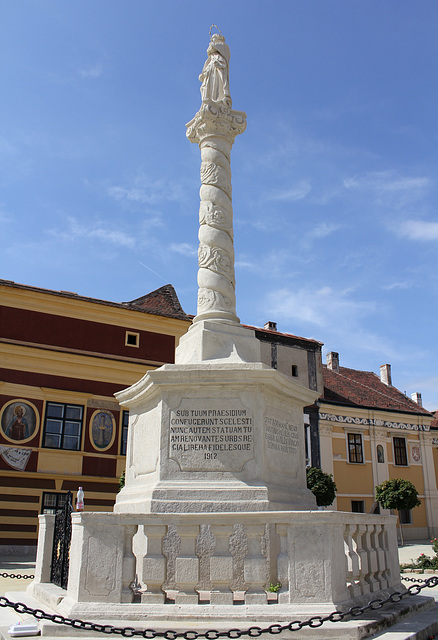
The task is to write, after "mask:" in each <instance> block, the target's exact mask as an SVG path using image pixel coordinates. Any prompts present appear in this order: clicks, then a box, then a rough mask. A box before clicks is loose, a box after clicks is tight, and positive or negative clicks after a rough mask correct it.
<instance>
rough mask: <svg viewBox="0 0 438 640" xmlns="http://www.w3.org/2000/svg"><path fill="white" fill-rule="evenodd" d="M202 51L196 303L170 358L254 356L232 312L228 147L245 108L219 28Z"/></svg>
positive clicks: (193, 130) (194, 127)
mask: <svg viewBox="0 0 438 640" xmlns="http://www.w3.org/2000/svg"><path fill="white" fill-rule="evenodd" d="M207 54H208V58H207V60H206V62H205V64H204V68H203V70H202V73H201V75H200V76H199V79H200V80H201V82H202V85H201V96H202V104H201V108H200V109H199V111H198V112H197V114H196V115H195V117H194V118H193V119H192V120H190V122H189V123H188V124H187V125H186V127H187V132H186V134H187V138H188V139H189V140H190V142H194V143H196V144H198V145H199V148H200V150H201V183H202V184H201V190H200V198H201V203H200V207H199V250H198V266H199V270H198V307H197V315H196V317H195V319H194V321H193V325H192V327H191V328H190V330H189V331H188V333H187V334H185V335H184V336H183V337H182V338H181V340H180V343H179V346H178V348H177V350H176V355H175V363H176V364H192V363H198V362H207V361H212V360H214V361H216V362H219V361H227V362H228V363H230V362H235V363H237V362H259V361H260V344H259V342H258V340H257V339H256V338H255V334H254V332H253V331H250V330H248V329H244V328H243V327H242V326H241V325H240V321H239V318H238V317H237V313H236V292H235V287H236V279H235V274H234V236H233V205H232V200H231V166H230V153H231V147H232V146H233V143H234V140H235V138H236V136H237V135H238V134H239V133H243V131H245V128H246V113H244V112H243V111H235V110H234V109H232V101H231V95H230V88H229V79H228V76H229V60H230V50H229V48H228V45H227V44H226V43H225V38H224V37H223V36H222V35H221V34H217V33H215V34H213V35H211V38H210V44H209V47H208V49H207Z"/></svg>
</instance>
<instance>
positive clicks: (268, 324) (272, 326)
mask: <svg viewBox="0 0 438 640" xmlns="http://www.w3.org/2000/svg"><path fill="white" fill-rule="evenodd" d="M263 328H264V329H267V330H268V331H277V323H276V322H271V320H269V321H268V322H265V324H264V326H263Z"/></svg>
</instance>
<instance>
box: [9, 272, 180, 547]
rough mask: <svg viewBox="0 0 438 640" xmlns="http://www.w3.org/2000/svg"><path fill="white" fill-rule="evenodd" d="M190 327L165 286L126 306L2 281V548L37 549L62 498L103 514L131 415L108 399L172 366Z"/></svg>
mask: <svg viewBox="0 0 438 640" xmlns="http://www.w3.org/2000/svg"><path fill="white" fill-rule="evenodd" d="M190 324H191V320H190V318H189V317H188V316H187V315H186V314H185V313H184V311H183V310H182V308H181V305H180V303H179V301H178V298H177V296H176V294H175V291H174V289H173V287H172V286H171V285H166V286H164V287H161V288H160V289H158V290H157V291H154V292H152V293H150V294H148V295H146V296H143V297H141V298H138V299H136V300H133V301H131V302H126V303H114V302H109V301H104V300H96V299H92V298H86V297H83V296H79V295H77V294H75V293H71V292H67V291H49V290H45V289H39V288H36V287H28V286H24V285H18V284H15V283H13V282H9V281H4V280H0V328H1V330H0V334H1V335H0V545H2V546H3V547H5V546H6V547H8V546H11V545H14V546H15V545H22V546H33V545H35V544H36V541H37V525H38V523H37V516H38V514H40V513H44V512H53V511H54V510H56V509H57V508H59V507H60V506H61V505H62V503H63V501H64V500H65V495H66V492H67V491H68V490H71V491H72V492H74V493H75V492H76V491H77V490H78V487H79V486H82V487H83V489H84V491H85V503H86V508H87V509H89V510H93V511H109V510H111V509H112V506H113V504H114V499H115V495H116V493H117V491H118V478H119V477H120V475H121V473H122V471H123V470H124V467H125V451H126V435H127V425H128V413H127V412H126V411H124V409H123V407H120V406H119V404H118V403H117V401H116V400H115V398H114V396H113V394H114V393H115V392H116V391H120V390H122V389H124V388H126V387H128V386H130V385H131V384H133V383H134V382H136V381H137V380H139V379H140V378H141V377H142V376H143V375H144V374H145V373H146V371H147V370H149V369H155V368H157V367H159V366H161V365H162V364H165V363H170V362H173V361H174V353H175V348H176V346H177V344H178V342H179V339H180V337H181V336H182V335H183V334H184V333H185V332H186V331H187V329H188V327H189V326H190Z"/></svg>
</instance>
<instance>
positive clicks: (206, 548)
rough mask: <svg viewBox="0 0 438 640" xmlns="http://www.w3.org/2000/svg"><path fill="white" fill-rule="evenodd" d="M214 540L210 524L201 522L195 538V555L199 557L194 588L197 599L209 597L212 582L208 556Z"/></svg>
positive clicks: (209, 556)
mask: <svg viewBox="0 0 438 640" xmlns="http://www.w3.org/2000/svg"><path fill="white" fill-rule="evenodd" d="M215 544H216V540H215V538H214V535H213V534H212V532H211V525H209V524H201V527H200V532H199V535H198V537H197V538H196V547H195V548H196V555H197V556H198V558H199V582H198V584H197V586H196V590H197V592H198V593H199V600H200V601H201V600H202V602H204V603H205V602H207V601H208V600H209V598H210V591H211V590H212V583H211V578H210V558H211V556H212V555H213V551H214V546H215Z"/></svg>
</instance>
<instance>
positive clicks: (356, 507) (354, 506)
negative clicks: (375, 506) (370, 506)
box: [351, 500, 365, 513]
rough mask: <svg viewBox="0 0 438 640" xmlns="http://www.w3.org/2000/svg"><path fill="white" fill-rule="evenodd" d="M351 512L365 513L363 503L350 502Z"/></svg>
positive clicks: (359, 501)
mask: <svg viewBox="0 0 438 640" xmlns="http://www.w3.org/2000/svg"><path fill="white" fill-rule="evenodd" d="M351 510H352V512H353V513H365V501H364V500H352V501H351Z"/></svg>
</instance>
